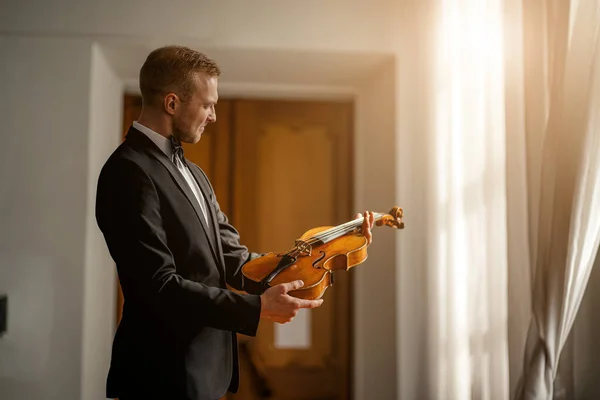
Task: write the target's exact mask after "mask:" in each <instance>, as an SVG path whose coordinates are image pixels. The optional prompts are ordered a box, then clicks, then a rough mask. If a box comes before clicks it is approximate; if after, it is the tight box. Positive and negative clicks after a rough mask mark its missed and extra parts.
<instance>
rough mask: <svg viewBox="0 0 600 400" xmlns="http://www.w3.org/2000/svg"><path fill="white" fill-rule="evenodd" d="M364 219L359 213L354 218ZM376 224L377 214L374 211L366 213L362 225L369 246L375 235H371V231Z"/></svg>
mask: <svg viewBox="0 0 600 400" xmlns="http://www.w3.org/2000/svg"><path fill="white" fill-rule="evenodd" d="M359 218H363V215H362V214H361V213H357V214H356V215H355V216H354V219H359ZM374 222H375V214H373V212H372V211H365V216H364V221H363V224H362V234H363V235H364V237H365V238H366V239H367V246H368V245H370V244H371V242H372V241H373V234H372V233H371V229H372V228H373V223H374Z"/></svg>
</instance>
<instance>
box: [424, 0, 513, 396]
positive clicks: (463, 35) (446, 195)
mask: <svg viewBox="0 0 600 400" xmlns="http://www.w3.org/2000/svg"><path fill="white" fill-rule="evenodd" d="M435 13H436V15H437V17H438V19H437V21H436V27H437V29H438V34H437V36H436V41H435V43H436V45H435V47H436V56H435V58H434V63H435V68H434V75H433V79H434V86H433V89H434V90H433V94H432V95H433V96H434V98H435V101H434V102H433V104H434V112H433V115H434V121H435V123H434V126H433V127H432V129H431V137H430V144H431V147H430V149H431V154H430V156H429V160H430V168H429V171H430V178H429V181H430V189H429V198H430V204H429V210H430V218H429V220H428V229H429V232H428V237H429V239H428V243H429V244H428V246H429V253H430V261H429V265H428V296H429V299H428V304H429V313H428V317H429V319H428V321H427V322H428V338H429V342H428V350H429V387H430V393H429V395H428V396H427V398H432V399H433V398H436V399H471V398H473V399H492V398H494V399H496V398H497V399H503V398H508V391H509V387H508V344H507V330H506V324H507V293H506V285H507V240H506V237H507V231H506V225H507V222H506V221H507V215H506V185H505V182H506V172H505V171H506V153H505V97H504V86H505V81H504V67H503V65H504V64H503V31H504V28H503V21H504V2H503V1H502V0H445V1H441V2H439V3H438V5H437V8H436V9H435Z"/></svg>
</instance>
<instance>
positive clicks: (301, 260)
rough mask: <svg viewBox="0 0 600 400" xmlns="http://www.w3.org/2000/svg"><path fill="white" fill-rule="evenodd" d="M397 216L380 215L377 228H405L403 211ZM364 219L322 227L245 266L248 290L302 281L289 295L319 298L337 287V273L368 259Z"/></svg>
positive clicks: (243, 269) (243, 267) (244, 277)
mask: <svg viewBox="0 0 600 400" xmlns="http://www.w3.org/2000/svg"><path fill="white" fill-rule="evenodd" d="M392 212H394V215H389V214H377V215H379V217H378V218H377V219H376V221H375V223H376V225H377V226H380V225H388V226H392V227H395V228H400V229H402V228H403V227H404V223H403V222H402V220H401V218H402V209H401V208H399V207H395V208H394V209H392ZM361 225H362V219H358V220H354V221H350V222H348V223H346V224H343V225H340V226H338V227H329V226H325V227H319V228H313V229H310V230H308V231H306V232H305V233H304V234H303V235H302V236H301V237H300V238H299V239H298V240H296V245H295V246H294V248H293V249H291V250H290V251H288V252H287V253H267V254H266V255H264V256H262V257H259V258H256V259H254V260H251V261H249V262H247V263H246V264H244V265H243V266H242V275H243V280H244V287H245V288H248V289H251V291H253V292H263V291H264V290H266V289H267V288H268V287H271V286H275V285H278V284H281V283H286V282H291V281H295V280H299V279H300V280H302V281H303V282H304V286H302V287H301V288H300V289H297V290H294V291H291V292H289V293H288V294H289V295H290V296H294V297H297V298H301V299H309V300H314V299H319V298H321V297H322V296H323V294H324V293H325V290H326V289H327V288H328V287H329V286H331V285H333V273H334V272H335V271H347V270H349V269H350V268H352V267H354V266H356V265H359V264H362V263H363V262H364V261H365V260H366V259H367V256H368V255H367V248H368V245H367V239H366V238H365V237H364V236H363V234H362V233H361V231H360V229H359V228H360V226H361Z"/></svg>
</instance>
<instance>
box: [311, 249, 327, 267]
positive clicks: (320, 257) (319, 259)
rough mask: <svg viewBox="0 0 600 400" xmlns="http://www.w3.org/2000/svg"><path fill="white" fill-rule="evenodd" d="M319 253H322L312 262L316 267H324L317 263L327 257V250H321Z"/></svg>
mask: <svg viewBox="0 0 600 400" xmlns="http://www.w3.org/2000/svg"><path fill="white" fill-rule="evenodd" d="M319 253H321V255H320V256H319V258H317V259H316V260H315V261H313V263H312V266H313V267H314V268H323V267H322V266H320V265H317V263H318V262H319V261H321V260H322V259H324V258H325V252H324V251H323V250H321V251H319Z"/></svg>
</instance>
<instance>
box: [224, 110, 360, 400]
mask: <svg viewBox="0 0 600 400" xmlns="http://www.w3.org/2000/svg"><path fill="white" fill-rule="evenodd" d="M233 113H234V115H235V121H236V123H235V127H234V134H233V136H234V138H235V139H234V141H235V154H234V156H233V160H235V167H234V182H235V186H234V189H233V192H234V193H235V196H234V202H233V215H234V216H235V224H236V227H237V228H238V230H239V231H240V235H241V239H242V241H243V242H244V243H245V244H246V245H247V246H248V247H249V248H250V249H251V250H252V251H256V252H270V251H273V252H283V251H285V250H288V249H289V248H291V247H293V244H294V240H295V239H297V238H298V237H300V235H301V234H302V233H304V232H305V231H306V230H308V229H310V228H313V227H316V226H324V225H337V224H340V223H342V222H345V221H348V220H349V219H351V218H352V216H353V215H352V210H351V206H352V204H351V201H350V199H351V194H352V190H351V176H352V172H351V138H352V136H351V132H352V105H351V104H350V103H329V102H328V103H321V102H286V101H254V100H238V101H235V102H234V103H233ZM350 277H351V272H350V273H345V272H340V273H337V274H336V276H335V284H334V286H333V287H331V288H329V289H328V290H327V291H326V293H325V296H324V299H325V301H324V303H323V305H322V306H321V307H319V308H318V309H314V310H303V313H304V314H303V316H302V320H301V321H300V322H298V321H297V320H298V317H296V319H295V320H294V321H292V323H290V324H286V325H283V326H282V325H278V324H273V323H269V322H266V321H261V323H260V325H259V332H258V334H257V336H256V338H255V339H249V340H248V341H247V343H245V345H246V346H247V347H248V349H249V351H248V354H249V357H250V358H251V360H250V361H251V362H252V363H253V365H254V366H255V367H256V368H257V370H258V372H259V374H260V377H262V378H263V379H264V382H263V386H264V387H263V389H265V388H266V389H268V390H267V392H270V394H271V396H270V397H269V396H266V395H263V396H262V397H261V395H259V394H258V393H257V391H254V392H253V393H249V392H248V389H249V388H248V386H247V384H245V382H244V380H245V379H248V377H252V375H249V374H247V373H246V374H244V370H242V374H243V375H242V382H241V383H242V387H241V390H240V394H239V395H235V396H231V395H230V396H228V398H231V399H238V398H239V399H244V400H246V399H258V398H273V399H277V400H287V399H290V400H291V399H297V400H304V399H348V398H350V388H349V386H350V373H351V358H350V345H351V340H350V338H351V334H350V327H351V323H350V318H351V313H350V310H351V297H350ZM304 311H306V312H304ZM297 322H298V324H296V323H297ZM293 324H296V326H294V325H293ZM288 325H290V326H288ZM301 330H304V331H305V332H304V334H302V335H300V336H302V337H301V338H300V342H301V343H298V344H294V343H289V342H290V341H289V340H288V338H286V337H285V336H286V335H288V336H294V335H296V336H298V333H299V331H301Z"/></svg>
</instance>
